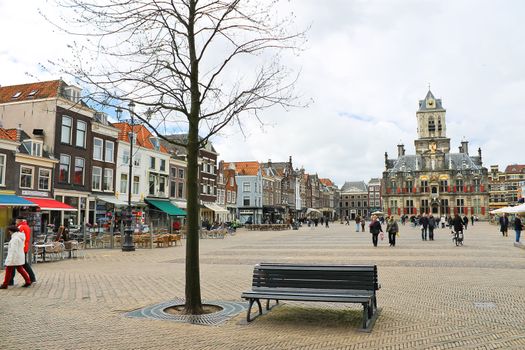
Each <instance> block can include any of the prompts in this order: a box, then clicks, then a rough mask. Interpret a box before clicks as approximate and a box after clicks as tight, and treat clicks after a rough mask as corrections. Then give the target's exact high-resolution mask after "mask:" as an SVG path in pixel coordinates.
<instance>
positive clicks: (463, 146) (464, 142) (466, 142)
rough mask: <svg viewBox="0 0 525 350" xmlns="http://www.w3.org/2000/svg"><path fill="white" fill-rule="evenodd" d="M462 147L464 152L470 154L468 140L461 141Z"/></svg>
mask: <svg viewBox="0 0 525 350" xmlns="http://www.w3.org/2000/svg"><path fill="white" fill-rule="evenodd" d="M461 148H462V150H463V153H465V154H468V141H467V140H465V139H464V140H463V141H461Z"/></svg>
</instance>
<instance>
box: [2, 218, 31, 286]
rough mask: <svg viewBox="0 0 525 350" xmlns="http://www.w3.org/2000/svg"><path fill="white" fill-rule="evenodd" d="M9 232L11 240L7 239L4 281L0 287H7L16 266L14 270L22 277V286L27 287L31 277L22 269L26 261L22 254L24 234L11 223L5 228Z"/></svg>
mask: <svg viewBox="0 0 525 350" xmlns="http://www.w3.org/2000/svg"><path fill="white" fill-rule="evenodd" d="M7 229H8V230H9V232H11V240H10V241H9V247H8V249H7V258H6V259H5V266H6V268H5V276H4V283H2V285H0V289H7V284H8V283H9V281H10V280H11V276H12V275H13V271H14V269H15V268H16V271H18V273H20V275H22V277H24V280H25V282H26V283H25V284H24V285H23V287H29V286H30V285H31V279H30V278H29V275H28V274H27V272H26V270H24V266H23V265H24V264H25V262H26V258H25V254H24V242H25V240H26V237H25V235H24V234H23V233H22V232H20V231H19V230H18V227H16V225H11V226H9V227H8V228H7Z"/></svg>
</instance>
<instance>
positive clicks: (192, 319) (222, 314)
mask: <svg viewBox="0 0 525 350" xmlns="http://www.w3.org/2000/svg"><path fill="white" fill-rule="evenodd" d="M203 304H208V305H215V306H219V307H221V308H222V310H220V311H217V312H213V313H211V314H206V315H173V314H170V313H167V312H165V311H164V310H165V309H167V308H169V307H174V306H180V305H184V300H183V299H174V300H170V301H166V302H163V303H160V304H156V305H151V306H146V307H145V308H142V309H138V310H135V311H131V312H127V313H126V314H124V315H125V316H126V317H132V318H149V319H154V320H165V321H175V322H184V323H191V324H197V325H202V326H218V325H220V324H222V323H224V322H226V321H227V320H229V319H230V318H232V317H234V316H237V315H238V314H240V313H241V312H242V311H244V310H246V309H247V307H248V303H244V302H235V301H206V302H203Z"/></svg>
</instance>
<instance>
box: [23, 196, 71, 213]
mask: <svg viewBox="0 0 525 350" xmlns="http://www.w3.org/2000/svg"><path fill="white" fill-rule="evenodd" d="M24 198H25V199H27V200H28V201H30V202H33V203H35V204H36V205H37V206H38V207H39V208H40V210H59V211H77V209H75V208H73V207H72V206H70V205H67V204H65V203H62V202H59V201H56V200H54V199H51V198H32V197H24Z"/></svg>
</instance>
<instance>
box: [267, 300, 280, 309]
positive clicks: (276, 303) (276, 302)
mask: <svg viewBox="0 0 525 350" xmlns="http://www.w3.org/2000/svg"><path fill="white" fill-rule="evenodd" d="M277 305H279V300H277V299H276V300H275V305H274V306H272V307H270V299H266V310H271V309H272V308H274V307H276V306H277Z"/></svg>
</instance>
